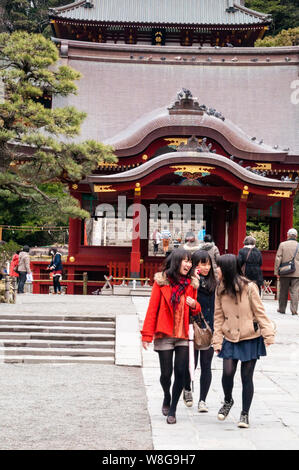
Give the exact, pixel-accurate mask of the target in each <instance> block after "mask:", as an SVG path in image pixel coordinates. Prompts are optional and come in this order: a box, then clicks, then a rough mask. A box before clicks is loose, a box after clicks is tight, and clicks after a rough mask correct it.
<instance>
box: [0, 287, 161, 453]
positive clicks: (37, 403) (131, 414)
mask: <svg viewBox="0 0 299 470" xmlns="http://www.w3.org/2000/svg"><path fill="white" fill-rule="evenodd" d="M120 305H121V308H120ZM7 313H26V314H27V315H28V314H30V313H32V314H34V315H38V314H39V313H40V314H48V315H52V314H53V315H55V314H72V315H79V314H88V315H99V314H100V315H111V314H113V315H115V314H116V313H117V315H123V314H126V315H128V314H131V315H134V316H135V315H136V309H135V307H134V304H133V303H132V300H131V298H130V297H115V296H114V297H112V296H107V297H104V296H103V297H101V296H84V297H83V296H69V295H68V296H49V295H31V294H25V295H20V296H17V303H16V304H15V305H6V304H0V318H1V314H7ZM0 384H1V395H0V449H1V450H4V449H5V450H7V449H14V450H17V449H18V450H23V449H26V450H27V449H28V450H29V449H31V450H40V449H50V450H54V449H55V450H60V449H65V450H79V449H80V450H81V449H101V450H139V449H140V450H148V449H152V448H153V446H152V436H151V424H150V418H149V413H148V409H147V400H146V393H145V386H144V382H143V376H142V370H141V368H138V367H126V366H121V367H119V366H114V365H98V364H97V365H90V364H61V365H54V364H18V365H16V364H4V363H0Z"/></svg>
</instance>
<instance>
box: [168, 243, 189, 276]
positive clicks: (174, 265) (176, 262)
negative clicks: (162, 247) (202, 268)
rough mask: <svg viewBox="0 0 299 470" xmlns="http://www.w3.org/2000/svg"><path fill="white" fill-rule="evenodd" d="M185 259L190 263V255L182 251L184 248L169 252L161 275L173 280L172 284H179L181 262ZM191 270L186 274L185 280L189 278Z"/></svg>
mask: <svg viewBox="0 0 299 470" xmlns="http://www.w3.org/2000/svg"><path fill="white" fill-rule="evenodd" d="M184 259H187V260H189V261H192V259H191V254H190V253H189V252H188V251H187V250H184V248H176V249H175V250H173V251H172V252H171V254H170V255H169V256H168V257H167V258H166V260H165V262H164V266H163V273H165V274H166V276H167V277H168V279H171V280H173V281H174V282H177V283H178V282H179V280H180V277H181V274H180V267H181V264H182V261H183V260H184ZM191 272H192V269H190V271H189V272H188V274H187V276H186V277H187V278H189V279H190V278H191Z"/></svg>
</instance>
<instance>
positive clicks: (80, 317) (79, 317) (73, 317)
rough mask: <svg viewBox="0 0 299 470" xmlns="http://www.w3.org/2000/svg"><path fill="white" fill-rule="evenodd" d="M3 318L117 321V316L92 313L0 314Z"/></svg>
mask: <svg viewBox="0 0 299 470" xmlns="http://www.w3.org/2000/svg"><path fill="white" fill-rule="evenodd" d="M0 319H1V320H51V321H84V322H85V321H90V322H94V321H95V322H97V321H100V322H115V318H114V317H111V316H108V317H105V316H100V317H99V316H94V317H93V316H91V315H86V316H85V315H44V314H40V315H30V314H29V315H27V314H16V313H12V314H7V313H6V314H0Z"/></svg>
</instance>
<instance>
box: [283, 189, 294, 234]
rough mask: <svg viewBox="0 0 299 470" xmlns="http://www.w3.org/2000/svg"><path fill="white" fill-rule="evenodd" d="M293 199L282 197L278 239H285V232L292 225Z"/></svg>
mask: <svg viewBox="0 0 299 470" xmlns="http://www.w3.org/2000/svg"><path fill="white" fill-rule="evenodd" d="M293 204H294V199H293V198H292V197H290V198H285V199H282V201H281V209H280V241H281V242H283V241H284V240H286V239H287V232H288V230H289V229H290V228H292V227H293V214H294V206H293Z"/></svg>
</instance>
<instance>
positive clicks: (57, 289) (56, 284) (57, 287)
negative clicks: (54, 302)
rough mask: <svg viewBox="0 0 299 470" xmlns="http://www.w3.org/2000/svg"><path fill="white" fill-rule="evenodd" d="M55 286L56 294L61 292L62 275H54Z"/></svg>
mask: <svg viewBox="0 0 299 470" xmlns="http://www.w3.org/2000/svg"><path fill="white" fill-rule="evenodd" d="M53 286H54V292H55V294H57V292H61V285H60V276H53Z"/></svg>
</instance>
